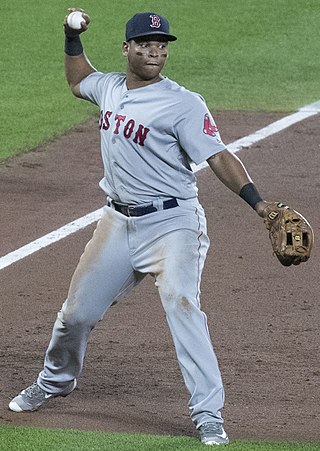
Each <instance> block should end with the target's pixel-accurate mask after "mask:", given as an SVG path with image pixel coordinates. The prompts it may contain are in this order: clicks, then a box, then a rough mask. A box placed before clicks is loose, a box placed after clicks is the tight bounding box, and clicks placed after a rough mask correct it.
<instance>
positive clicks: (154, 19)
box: [150, 14, 161, 28]
mask: <svg viewBox="0 0 320 451" xmlns="http://www.w3.org/2000/svg"><path fill="white" fill-rule="evenodd" d="M150 19H151V23H150V27H151V28H160V27H161V20H160V17H159V16H157V15H156V14H151V15H150Z"/></svg>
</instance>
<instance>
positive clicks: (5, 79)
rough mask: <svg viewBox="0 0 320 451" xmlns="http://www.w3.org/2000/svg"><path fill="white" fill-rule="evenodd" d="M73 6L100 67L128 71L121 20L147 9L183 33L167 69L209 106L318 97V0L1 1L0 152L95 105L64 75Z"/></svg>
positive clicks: (279, 103)
mask: <svg viewBox="0 0 320 451" xmlns="http://www.w3.org/2000/svg"><path fill="white" fill-rule="evenodd" d="M70 5H71V6H79V7H82V8H83V9H85V10H86V11H87V12H88V14H89V15H90V17H91V24H90V29H89V31H88V32H87V33H85V34H84V35H83V43H84V47H85V50H86V53H87V54H88V56H89V58H90V60H91V62H92V63H93V65H94V66H95V67H96V68H97V69H99V70H102V71H123V70H125V65H126V64H125V59H124V58H123V57H122V55H121V43H122V41H123V37H124V29H125V23H126V21H127V20H128V19H129V18H130V17H131V16H132V15H133V14H134V13H135V12H137V11H145V10H151V11H155V12H158V13H159V14H162V15H165V16H166V17H168V18H169V19H170V23H171V30H172V32H173V33H175V34H177V36H178V41H177V42H175V43H172V44H171V46H170V53H171V55H170V58H169V61H168V64H167V67H166V68H165V73H166V75H167V76H169V77H170V78H173V79H175V80H177V81H178V82H179V83H180V84H182V85H184V86H186V87H187V88H189V89H191V90H194V91H197V92H200V93H202V94H203V95H204V96H205V98H206V100H207V103H208V105H209V107H210V108H211V109H212V110H226V109H230V110H269V111H291V110H295V109H296V108H297V107H299V106H301V105H303V104H305V103H310V102H312V101H315V100H317V99H318V95H319V73H320V59H319V39H318V38H317V37H318V34H319V33H318V30H319V23H320V0H294V1H293V0H266V1H261V0H246V1H240V0H227V1H226V0H197V1H196V2H195V1H193V0H176V1H174V0H158V1H153V0H134V1H133V0H122V1H121V2H116V1H114V0H82V1H81V2H79V3H78V4H76V3H74V4H70V3H69V2H67V1H66V0H55V1H54V2H53V1H49V0H43V1H42V2H41V3H39V2H38V1H37V0H28V4H27V7H22V6H21V2H20V0H2V2H1V6H2V8H1V19H2V20H1V22H2V24H1V28H2V33H1V34H2V37H1V47H0V54H1V66H0V71H1V72H0V73H1V83H0V98H1V109H0V127H1V142H0V159H3V158H6V157H8V156H11V155H14V154H16V153H17V152H22V151H26V150H29V149H30V148H32V147H35V146H36V145H38V144H39V143H41V142H43V141H45V140H48V139H50V138H52V137H54V136H57V135H59V134H61V133H63V132H64V131H65V130H67V129H69V128H70V127H72V126H73V125H74V124H77V123H80V122H83V121H85V120H86V119H87V118H88V117H89V116H91V115H93V114H94V112H95V111H96V109H95V107H94V106H92V105H90V104H88V103H86V102H83V101H79V100H78V99H75V98H73V97H72V95H71V93H70V91H69V88H68V87H67V84H66V81H65V77H64V68H63V41H64V34H63V26H62V23H63V19H64V16H65V14H66V11H67V7H68V6H70Z"/></svg>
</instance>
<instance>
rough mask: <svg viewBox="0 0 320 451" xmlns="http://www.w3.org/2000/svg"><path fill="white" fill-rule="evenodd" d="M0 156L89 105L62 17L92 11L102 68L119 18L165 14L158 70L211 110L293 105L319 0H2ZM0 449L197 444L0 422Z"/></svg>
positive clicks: (301, 95) (309, 72) (314, 56)
mask: <svg viewBox="0 0 320 451" xmlns="http://www.w3.org/2000/svg"><path fill="white" fill-rule="evenodd" d="M1 6H2V8H1V18H2V23H1V28H2V38H1V47H0V55H1V65H0V73H1V83H0V97H1V109H0V127H1V141H0V160H1V159H4V158H7V157H10V156H12V155H15V154H17V153H19V152H25V151H28V150H30V149H32V148H34V147H35V146H37V145H38V144H40V143H42V142H44V141H46V140H49V139H51V138H53V137H56V136H59V135H60V134H62V133H63V132H65V131H66V130H68V129H69V128H70V127H72V126H73V125H75V124H78V123H80V122H84V121H86V120H87V119H88V118H89V117H91V116H92V115H94V114H96V108H94V107H93V106H91V105H90V104H88V103H86V102H81V101H79V100H77V99H75V98H73V97H72V95H71V93H70V91H69V88H68V87H67V84H66V81H65V77H64V68H63V41H64V35H63V26H62V23H63V18H64V15H65V14H66V10H67V7H69V6H79V7H82V8H84V9H85V10H86V11H87V12H88V14H89V15H90V16H91V19H92V22H91V24H90V29H89V31H88V32H87V33H85V34H84V35H83V43H84V47H85V49H86V53H87V54H88V56H89V58H90V60H91V62H92V63H93V64H94V66H95V67H97V69H99V70H102V71H109V70H112V71H123V70H125V60H124V58H123V57H122V56H121V43H122V40H123V37H124V25H125V22H126V21H127V20H128V19H129V18H130V17H131V16H132V15H133V14H134V13H135V12H139V11H146V10H151V11H154V12H158V13H160V14H163V15H165V16H166V17H168V18H169V20H170V23H171V31H172V32H173V33H175V34H176V35H177V36H178V41H177V42H175V43H172V45H171V46H170V58H169V61H168V65H167V67H166V70H165V74H166V75H168V76H169V77H170V78H173V79H174V80H176V81H178V82H179V83H180V84H182V85H184V86H186V87H187V88H189V89H191V90H194V91H197V92H200V93H202V94H203V95H204V96H205V98H206V100H207V103H208V105H209V107H210V108H211V109H212V110H213V111H214V110H254V111H255V110H268V111H288V112H289V111H292V110H295V109H297V108H298V107H299V106H302V105H305V104H307V103H311V102H313V101H316V100H318V99H319V87H320V86H319V73H320V58H319V39H318V36H319V23H320V0H266V1H261V0H245V1H241V0H197V1H194V0H176V1H174V0H158V1H153V0H152V1H151V0H143V1H142V0H134V1H133V0H122V1H121V2H120V1H119V2H116V1H114V0H82V1H81V2H79V3H73V4H70V3H69V2H66V1H65V0H55V1H49V0H44V1H42V2H41V3H39V2H38V1H36V0H28V2H27V7H24V6H23V7H22V6H21V1H18V0H2V3H1ZM0 435H1V439H0V450H15V451H19V450H23V451H36V450H52V451H53V450H59V451H62V450H73V451H76V450H86V451H87V450H121V451H125V450H132V449H139V450H142V451H144V450H182V449H183V450H197V449H199V450H200V449H203V446H202V445H201V444H199V442H198V441H197V440H196V439H193V438H190V437H168V436H164V437H156V436H144V435H138V434H135V435H129V434H124V435H123V434H106V433H102V432H96V433H95V432H91V433H89V432H80V431H60V430H59V431H48V430H45V429H28V428H15V427H11V426H10V427H7V426H1V427H0ZM228 449H230V450H237V451H244V450H246V451H255V450H258V451H269V450H279V451H280V450H281V451H287V450H288V451H289V450H290V451H295V450H305V451H315V450H319V449H320V444H302V443H300V444H293V443H281V444H276V443H265V442H262V443H256V442H255V443H249V442H239V441H235V442H234V443H232V444H231V445H230V446H229V448H228Z"/></svg>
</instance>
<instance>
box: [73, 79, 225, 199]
mask: <svg viewBox="0 0 320 451" xmlns="http://www.w3.org/2000/svg"><path fill="white" fill-rule="evenodd" d="M80 92H81V95H82V96H83V97H84V98H85V99H87V100H90V101H91V102H93V103H95V104H97V105H98V106H99V107H100V121H99V126H100V133H101V152H102V159H103V164H104V178H103V179H102V180H101V182H100V186H101V188H102V189H103V190H104V191H105V192H106V193H107V194H108V195H109V196H110V197H111V198H113V199H114V200H118V201H121V202H125V203H130V204H135V203H146V202H150V201H152V200H154V199H155V198H166V197H176V198H180V199H189V198H193V197H195V196H196V195H197V188H196V183H195V176H194V174H193V172H192V170H191V167H190V162H191V161H193V162H194V163H196V164H199V163H202V162H203V161H205V160H206V159H208V158H209V157H210V156H212V155H213V154H215V153H217V152H220V151H221V150H223V149H224V148H225V145H224V144H223V142H222V141H221V138H220V135H219V131H218V129H217V127H216V125H215V123H214V120H213V118H212V116H211V114H210V112H209V110H208V108H207V106H206V104H205V102H204V99H203V98H202V97H201V96H200V95H199V94H196V93H193V92H190V91H188V90H187V89H185V88H183V87H181V86H180V85H178V84H177V83H175V82H174V81H172V80H170V79H168V78H164V79H163V80H162V81H160V82H159V83H154V84H151V85H149V86H146V87H143V88H138V89H133V90H128V89H127V87H126V77H125V74H124V73H115V72H113V73H109V74H103V73H101V72H95V73H93V74H91V75H89V76H88V77H86V78H85V79H84V80H82V82H81V84H80Z"/></svg>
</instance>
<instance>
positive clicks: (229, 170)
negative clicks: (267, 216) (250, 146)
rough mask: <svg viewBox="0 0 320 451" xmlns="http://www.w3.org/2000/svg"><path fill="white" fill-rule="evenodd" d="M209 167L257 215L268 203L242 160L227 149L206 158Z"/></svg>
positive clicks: (260, 213)
mask: <svg viewBox="0 0 320 451" xmlns="http://www.w3.org/2000/svg"><path fill="white" fill-rule="evenodd" d="M207 162H208V164H209V166H210V168H211V169H212V171H213V172H214V173H215V174H216V176H217V177H218V178H219V179H220V180H221V182H222V183H223V184H224V185H225V186H226V187H227V188H229V189H230V190H231V191H233V192H234V193H236V194H238V195H239V196H240V197H242V199H244V200H245V201H246V202H247V203H248V204H249V205H250V206H251V207H252V208H253V209H254V210H256V212H257V213H258V215H259V216H263V211H264V209H265V208H266V206H267V205H268V202H266V201H264V200H263V199H262V197H261V196H260V194H259V192H258V190H257V188H256V186H255V185H254V183H253V182H252V179H251V177H250V176H249V174H248V172H247V170H246V168H245V167H244V165H243V163H242V161H241V160H240V159H239V158H238V157H237V156H236V155H234V154H232V153H231V152H229V151H228V150H227V149H225V150H223V151H222V152H219V153H217V154H215V155H213V156H212V157H210V158H209V159H208V160H207Z"/></svg>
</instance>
